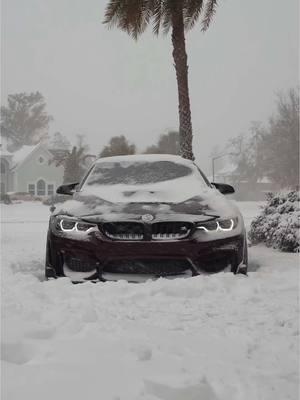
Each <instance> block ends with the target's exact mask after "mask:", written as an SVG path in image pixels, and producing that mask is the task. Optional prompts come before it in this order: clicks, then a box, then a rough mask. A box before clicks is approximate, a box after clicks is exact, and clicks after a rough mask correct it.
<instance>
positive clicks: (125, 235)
mask: <svg viewBox="0 0 300 400" xmlns="http://www.w3.org/2000/svg"><path fill="white" fill-rule="evenodd" d="M103 231H104V233H105V235H106V236H107V237H109V238H110V239H117V240H143V238H144V226H143V224H140V223H137V222H109V223H106V224H104V225H103Z"/></svg>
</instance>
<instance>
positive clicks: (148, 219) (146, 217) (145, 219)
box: [142, 214, 154, 222]
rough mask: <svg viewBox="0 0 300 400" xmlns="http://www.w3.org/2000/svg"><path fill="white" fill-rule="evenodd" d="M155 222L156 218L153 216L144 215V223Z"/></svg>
mask: <svg viewBox="0 0 300 400" xmlns="http://www.w3.org/2000/svg"><path fill="white" fill-rule="evenodd" d="M153 220H154V217H153V215H151V214H144V215H142V221H144V222H151V221H153Z"/></svg>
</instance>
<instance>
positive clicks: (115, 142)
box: [99, 135, 136, 157]
mask: <svg viewBox="0 0 300 400" xmlns="http://www.w3.org/2000/svg"><path fill="white" fill-rule="evenodd" d="M135 151H136V148H135V145H134V144H129V142H128V140H127V139H126V138H125V136H124V135H121V136H114V137H112V138H111V139H110V141H109V144H108V145H106V146H105V147H104V148H103V149H102V151H101V152H100V155H99V157H111V156H123V155H130V154H135Z"/></svg>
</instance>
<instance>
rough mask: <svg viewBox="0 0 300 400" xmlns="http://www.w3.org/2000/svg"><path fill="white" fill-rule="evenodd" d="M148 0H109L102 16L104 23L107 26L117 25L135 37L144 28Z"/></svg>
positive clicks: (149, 12)
mask: <svg viewBox="0 0 300 400" xmlns="http://www.w3.org/2000/svg"><path fill="white" fill-rule="evenodd" d="M148 1H149V0H110V1H109V3H108V5H107V7H106V10H105V16H104V21H103V23H104V24H108V25H109V27H112V26H117V27H118V28H119V29H121V30H123V31H125V32H127V33H128V34H129V35H131V36H132V37H133V38H134V39H137V38H138V36H139V35H141V34H142V33H143V32H144V30H145V29H146V27H147V25H148V23H149V21H150V18H151V10H149V7H148Z"/></svg>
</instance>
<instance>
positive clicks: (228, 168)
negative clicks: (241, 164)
mask: <svg viewBox="0 0 300 400" xmlns="http://www.w3.org/2000/svg"><path fill="white" fill-rule="evenodd" d="M236 168H237V166H236V165H235V164H233V163H232V162H228V163H227V164H226V165H225V166H224V167H223V168H221V169H219V170H218V171H216V175H222V176H231V175H234V174H235V172H236Z"/></svg>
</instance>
